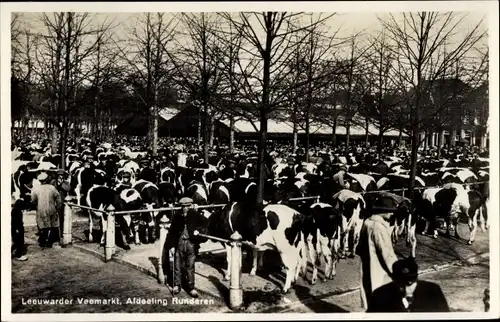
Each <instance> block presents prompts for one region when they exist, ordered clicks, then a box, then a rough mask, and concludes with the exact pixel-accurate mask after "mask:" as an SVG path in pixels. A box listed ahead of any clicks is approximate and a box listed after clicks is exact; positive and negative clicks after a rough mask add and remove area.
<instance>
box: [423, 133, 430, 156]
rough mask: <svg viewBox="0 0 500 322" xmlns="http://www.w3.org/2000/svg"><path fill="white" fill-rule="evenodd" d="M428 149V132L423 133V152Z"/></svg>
mask: <svg viewBox="0 0 500 322" xmlns="http://www.w3.org/2000/svg"><path fill="white" fill-rule="evenodd" d="M428 149H429V132H427V131H425V132H424V151H427V150H428Z"/></svg>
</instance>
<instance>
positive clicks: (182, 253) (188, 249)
mask: <svg viewBox="0 0 500 322" xmlns="http://www.w3.org/2000/svg"><path fill="white" fill-rule="evenodd" d="M179 204H180V206H181V207H182V210H181V213H177V214H175V215H174V216H173V218H172V225H171V226H170V231H169V232H168V235H167V240H166V242H165V246H164V251H166V252H167V253H168V250H170V249H171V248H175V255H174V268H173V273H174V278H173V293H174V294H179V293H180V291H181V286H182V282H183V279H184V280H185V282H186V291H187V292H188V294H189V295H191V296H192V297H198V293H197V292H196V290H195V288H194V262H195V259H196V255H197V253H198V250H199V244H200V243H201V242H203V241H205V239H204V238H201V237H199V236H196V235H195V234H194V231H195V230H202V227H203V225H204V223H205V220H206V219H205V217H203V216H202V215H200V214H199V213H198V212H197V210H196V206H195V207H193V200H192V199H191V198H182V199H181V200H180V201H179ZM163 258H164V260H166V261H167V262H165V263H164V264H163V267H169V262H168V261H169V259H168V256H163Z"/></svg>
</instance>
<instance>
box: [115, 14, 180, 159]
mask: <svg viewBox="0 0 500 322" xmlns="http://www.w3.org/2000/svg"><path fill="white" fill-rule="evenodd" d="M177 24H178V21H177V19H175V17H173V16H170V17H168V16H167V14H165V13H154V14H153V13H145V14H142V15H141V16H140V17H138V18H137V23H136V24H135V27H134V28H133V29H132V30H131V32H130V38H129V39H130V41H127V42H125V45H124V46H123V45H120V46H119V51H120V57H121V58H122V59H123V61H125V62H126V64H127V66H128V67H129V68H131V71H130V75H129V77H130V78H131V80H132V82H135V83H138V84H140V85H142V86H143V87H144V91H142V92H139V91H138V90H137V88H134V89H135V90H136V94H137V95H139V96H140V97H141V100H142V102H143V103H144V105H145V108H146V110H147V111H148V138H149V147H150V149H151V151H152V154H153V156H156V155H157V153H158V111H159V107H158V96H159V91H160V88H162V87H164V86H167V85H168V83H169V82H170V79H169V76H171V74H172V70H173V68H172V67H171V65H170V64H169V63H170V61H169V59H168V58H169V55H168V50H171V47H170V44H171V43H173V40H174V37H175V35H176V32H177V29H176V28H177Z"/></svg>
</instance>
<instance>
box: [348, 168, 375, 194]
mask: <svg viewBox="0 0 500 322" xmlns="http://www.w3.org/2000/svg"><path fill="white" fill-rule="evenodd" d="M346 178H347V179H350V181H351V183H350V187H349V189H350V190H352V191H354V192H364V191H373V190H377V183H376V182H375V179H374V178H373V177H372V176H370V175H367V174H363V173H351V172H348V173H347V177H346Z"/></svg>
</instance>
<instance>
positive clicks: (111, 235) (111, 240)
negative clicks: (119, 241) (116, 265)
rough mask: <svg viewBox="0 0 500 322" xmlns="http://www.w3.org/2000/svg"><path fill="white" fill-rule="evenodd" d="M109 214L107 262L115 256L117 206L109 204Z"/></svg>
mask: <svg viewBox="0 0 500 322" xmlns="http://www.w3.org/2000/svg"><path fill="white" fill-rule="evenodd" d="M106 210H107V215H108V222H107V224H108V226H107V230H106V250H105V255H106V262H108V261H110V260H111V259H112V258H113V254H114V252H115V213H114V210H115V207H113V205H109V207H108V208H107V209H106Z"/></svg>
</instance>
